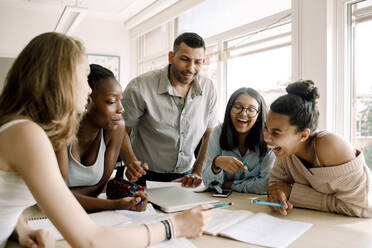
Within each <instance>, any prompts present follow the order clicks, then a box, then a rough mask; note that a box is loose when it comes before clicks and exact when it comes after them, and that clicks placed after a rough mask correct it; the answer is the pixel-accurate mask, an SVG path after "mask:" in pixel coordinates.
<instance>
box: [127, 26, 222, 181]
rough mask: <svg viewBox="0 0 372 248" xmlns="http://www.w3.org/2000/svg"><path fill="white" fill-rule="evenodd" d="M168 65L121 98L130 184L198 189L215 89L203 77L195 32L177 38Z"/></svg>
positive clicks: (138, 81) (133, 84) (140, 79)
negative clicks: (174, 182)
mask: <svg viewBox="0 0 372 248" xmlns="http://www.w3.org/2000/svg"><path fill="white" fill-rule="evenodd" d="M168 60H169V65H167V66H166V67H165V68H163V69H161V70H156V71H151V72H147V73H145V74H142V75H140V76H138V77H137V78H135V79H133V80H132V81H130V82H129V84H128V86H127V87H126V89H125V91H124V93H123V100H122V103H123V106H124V108H125V112H124V114H123V117H124V120H125V125H126V132H125V134H124V139H123V144H122V148H121V157H122V158H123V160H124V162H125V164H126V165H127V170H126V173H125V174H126V176H127V178H128V179H129V180H130V181H132V182H137V183H138V184H141V185H144V184H145V180H154V181H164V182H166V181H172V180H177V181H179V182H182V185H183V186H185V187H196V186H198V185H199V184H200V183H201V173H202V170H203V167H204V164H205V161H206V151H207V147H208V140H209V136H210V134H211V132H212V129H213V128H214V127H215V126H216V124H217V109H216V107H217V94H216V90H215V87H214V85H213V82H212V81H211V80H210V79H207V78H205V77H203V76H201V75H199V72H200V70H201V67H202V65H203V64H204V61H205V43H204V40H203V39H202V38H201V37H200V36H199V35H197V34H196V33H183V34H181V35H179V36H178V37H177V39H176V40H175V41H174V44H173V51H170V52H169V54H168ZM129 134H130V138H129ZM201 138H203V141H202V145H201V147H200V151H199V154H198V156H197V158H196V160H195V156H194V150H195V148H196V147H197V145H198V143H199V141H200V140H201Z"/></svg>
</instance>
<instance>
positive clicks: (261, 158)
mask: <svg viewBox="0 0 372 248" xmlns="http://www.w3.org/2000/svg"><path fill="white" fill-rule="evenodd" d="M266 113H267V109H266V103H265V100H264V99H263V97H262V96H261V95H260V93H258V92H257V91H256V90H254V89H252V88H245V87H243V88H240V89H238V90H236V91H235V92H234V93H233V94H232V95H231V97H230V99H229V102H228V104H227V107H226V112H225V119H224V122H223V123H222V124H220V125H219V126H217V127H216V128H215V129H214V130H213V133H212V135H211V137H210V139H209V143H208V152H207V164H206V166H205V168H204V170H203V174H202V176H203V182H204V184H205V185H206V186H208V187H210V188H213V189H215V190H216V191H218V192H221V191H222V188H223V189H232V190H234V191H238V192H247V193H255V194H265V193H266V187H267V184H268V180H269V170H270V168H271V167H272V166H273V163H274V159H275V156H274V154H273V152H272V151H271V149H269V148H268V147H267V145H266V143H265V141H264V137H263V129H264V124H265V120H266Z"/></svg>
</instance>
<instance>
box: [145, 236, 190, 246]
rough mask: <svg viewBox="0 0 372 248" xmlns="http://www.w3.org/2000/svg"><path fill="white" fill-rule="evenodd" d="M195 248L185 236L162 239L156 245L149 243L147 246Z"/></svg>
mask: <svg viewBox="0 0 372 248" xmlns="http://www.w3.org/2000/svg"><path fill="white" fill-rule="evenodd" d="M175 247H177V248H196V246H195V245H193V243H191V242H190V241H189V240H187V239H185V238H176V239H171V240H167V241H163V242H161V243H159V244H156V245H151V246H149V248H175Z"/></svg>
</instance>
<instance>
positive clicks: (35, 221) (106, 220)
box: [27, 211, 131, 240]
mask: <svg viewBox="0 0 372 248" xmlns="http://www.w3.org/2000/svg"><path fill="white" fill-rule="evenodd" d="M89 217H90V218H91V219H92V220H93V222H94V223H96V224H97V225H100V226H117V225H123V224H125V223H128V222H130V220H131V218H129V217H126V216H124V215H122V214H120V213H117V212H115V211H103V212H98V213H93V214H89ZM27 223H28V224H29V226H30V227H31V228H32V229H45V230H47V231H49V232H51V233H52V234H53V236H54V238H55V239H56V240H61V239H63V237H62V235H61V233H60V232H59V231H58V230H57V228H56V227H55V226H54V225H53V224H52V222H51V221H50V220H49V219H48V218H47V217H41V218H31V219H28V221H27Z"/></svg>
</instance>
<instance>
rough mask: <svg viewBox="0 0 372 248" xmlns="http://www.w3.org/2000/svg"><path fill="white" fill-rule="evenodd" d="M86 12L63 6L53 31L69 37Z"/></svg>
mask: <svg viewBox="0 0 372 248" xmlns="http://www.w3.org/2000/svg"><path fill="white" fill-rule="evenodd" d="M87 11H88V9H86V8H80V7H74V6H65V8H64V9H63V12H62V15H61V16H60V17H59V20H58V22H57V25H56V27H55V28H54V31H56V32H59V33H64V34H68V35H71V34H72V33H73V32H74V30H75V28H76V27H77V26H78V25H79V23H80V22H81V20H82V19H83V18H84V16H85V15H86V14H87Z"/></svg>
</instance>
